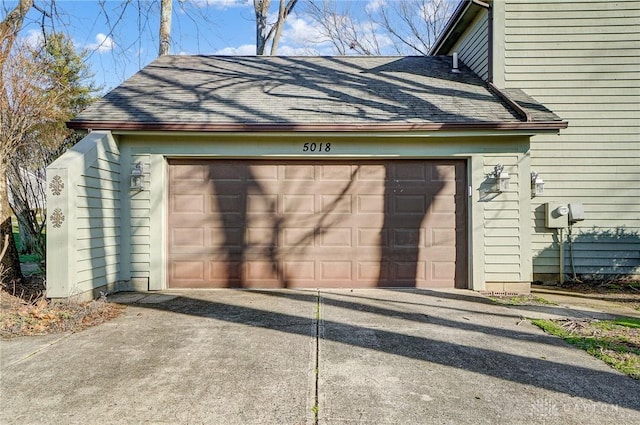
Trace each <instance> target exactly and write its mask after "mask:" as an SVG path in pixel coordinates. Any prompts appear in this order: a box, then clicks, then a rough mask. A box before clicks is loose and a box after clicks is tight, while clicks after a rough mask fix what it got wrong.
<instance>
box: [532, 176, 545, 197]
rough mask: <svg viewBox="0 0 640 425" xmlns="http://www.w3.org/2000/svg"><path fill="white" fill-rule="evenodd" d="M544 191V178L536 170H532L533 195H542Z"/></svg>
mask: <svg viewBox="0 0 640 425" xmlns="http://www.w3.org/2000/svg"><path fill="white" fill-rule="evenodd" d="M543 193H544V180H542V178H540V175H539V174H538V173H536V172H535V171H532V172H531V196H540V195H542V194H543Z"/></svg>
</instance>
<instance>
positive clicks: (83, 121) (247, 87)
mask: <svg viewBox="0 0 640 425" xmlns="http://www.w3.org/2000/svg"><path fill="white" fill-rule="evenodd" d="M450 68H451V59H450V58H447V57H437V56H436V57H433V56H432V57H423V56H416V57H379V56H360V57H355V56H354V57H319V56H310V57H264V56H262V57H261V56H252V57H221V56H163V57H160V58H158V59H156V60H155V61H154V62H152V63H151V64H149V65H148V66H146V67H145V68H143V69H142V70H141V71H139V72H138V73H137V74H135V75H134V76H133V77H131V78H130V79H129V80H127V81H125V82H124V83H123V84H122V85H120V86H118V87H117V88H115V89H114V90H113V91H111V92H110V93H108V94H107V95H106V96H104V97H103V98H102V99H100V100H99V101H98V102H96V103H95V104H94V105H92V106H91V107H90V108H88V109H87V110H86V111H84V112H82V113H81V114H80V115H79V116H77V117H76V118H74V119H73V120H72V121H71V122H70V123H69V126H70V127H73V128H98V127H100V126H101V127H103V128H111V129H115V128H118V126H119V125H122V124H124V123H126V124H127V125H128V126H131V125H134V124H136V123H139V124H146V125H153V124H157V125H176V126H180V125H186V126H188V125H193V126H197V125H198V124H202V125H206V126H212V125H213V126H215V125H265V126H269V125H281V126H283V125H292V126H293V125H338V126H339V125H355V126H357V125H381V126H384V125H389V124H416V125H424V124H482V123H518V122H521V119H520V118H519V117H518V114H517V112H516V111H514V110H513V109H512V108H511V107H510V106H509V105H508V104H507V103H505V102H503V101H502V100H501V99H500V97H499V96H496V95H495V94H494V93H492V92H491V91H490V90H488V88H487V86H486V85H485V83H484V81H482V80H481V79H480V78H479V77H478V76H477V75H475V74H474V73H473V72H472V71H470V70H469V69H468V68H466V67H462V68H461V72H460V73H452V72H451V69H450ZM525 101H526V102H527V104H528V107H529V108H532V109H533V110H535V111H537V113H536V114H534V121H536V120H538V121H545V122H550V121H557V122H559V121H560V119H559V118H558V117H557V116H556V115H554V114H553V113H551V112H549V111H548V110H546V108H544V107H543V106H542V105H540V104H538V103H537V102H535V101H534V100H533V99H531V98H527V99H525ZM542 111H546V113H543V112H542Z"/></svg>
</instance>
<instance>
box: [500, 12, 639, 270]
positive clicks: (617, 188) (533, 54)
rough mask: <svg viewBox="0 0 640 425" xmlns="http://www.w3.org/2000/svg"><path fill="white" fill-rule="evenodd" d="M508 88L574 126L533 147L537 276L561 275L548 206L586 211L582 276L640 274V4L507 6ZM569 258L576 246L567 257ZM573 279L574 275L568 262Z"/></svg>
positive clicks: (581, 230) (578, 241)
mask: <svg viewBox="0 0 640 425" xmlns="http://www.w3.org/2000/svg"><path fill="white" fill-rule="evenodd" d="M502 7H503V9H504V10H503V13H504V21H500V20H498V23H497V24H496V25H500V22H502V26H503V27H502V28H499V27H498V26H496V30H500V31H502V34H500V35H499V36H498V37H497V39H498V40H500V39H501V38H503V39H504V55H505V58H504V64H503V69H504V87H505V88H520V89H522V90H524V91H525V92H527V93H528V94H529V95H531V96H532V97H534V98H535V99H536V100H537V101H539V102H541V103H542V104H544V105H545V106H547V107H548V108H549V109H551V110H553V111H554V112H555V113H557V114H558V115H560V116H561V117H562V118H563V119H564V120H566V121H568V122H569V128H567V129H566V130H562V131H561V132H560V135H559V136H555V135H553V136H552V135H539V136H535V137H533V138H532V140H531V162H532V164H531V167H532V169H533V170H535V171H537V172H539V173H540V175H541V177H542V178H543V179H544V181H545V191H544V195H543V196H540V197H537V198H535V199H534V200H533V202H532V220H533V236H532V242H533V251H534V273H535V274H536V277H538V278H540V279H543V280H545V279H548V278H549V276H550V275H551V276H553V275H556V276H557V273H558V272H559V261H558V258H559V253H558V248H557V237H558V236H557V235H556V232H555V231H552V230H550V229H545V227H544V205H543V203H545V202H558V203H582V204H583V205H584V208H585V214H586V217H585V220H584V221H582V222H579V223H577V224H576V225H575V226H574V228H573V240H574V241H575V242H574V245H573V256H574V260H575V263H574V265H575V271H576V273H577V274H582V275H593V274H605V275H608V274H627V275H628V274H631V275H633V274H636V275H638V274H640V250H638V246H639V244H640V72H638V70H639V69H640V1H615V2H612V1H584V0H580V1H554V2H547V1H531V0H508V1H506V2H504V4H503V5H502ZM566 249H568V246H567V248H566ZM566 258H567V259H568V260H567V263H568V264H567V265H566V267H565V272H566V273H572V272H573V269H572V268H571V267H569V266H570V265H571V259H570V253H569V251H567V254H566Z"/></svg>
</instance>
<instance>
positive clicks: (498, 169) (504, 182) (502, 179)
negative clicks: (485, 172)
mask: <svg viewBox="0 0 640 425" xmlns="http://www.w3.org/2000/svg"><path fill="white" fill-rule="evenodd" d="M493 178H494V179H495V183H494V186H493V190H494V191H495V192H498V193H501V192H506V191H507V190H509V181H510V180H511V177H509V173H507V172H506V171H504V165H502V164H496V166H495V167H493Z"/></svg>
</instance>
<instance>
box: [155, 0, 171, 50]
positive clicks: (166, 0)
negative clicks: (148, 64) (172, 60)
mask: <svg viewBox="0 0 640 425" xmlns="http://www.w3.org/2000/svg"><path fill="white" fill-rule="evenodd" d="M172 6H173V0H162V3H161V6H160V49H159V51H158V56H164V55H168V54H169V48H170V44H171V10H172Z"/></svg>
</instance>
